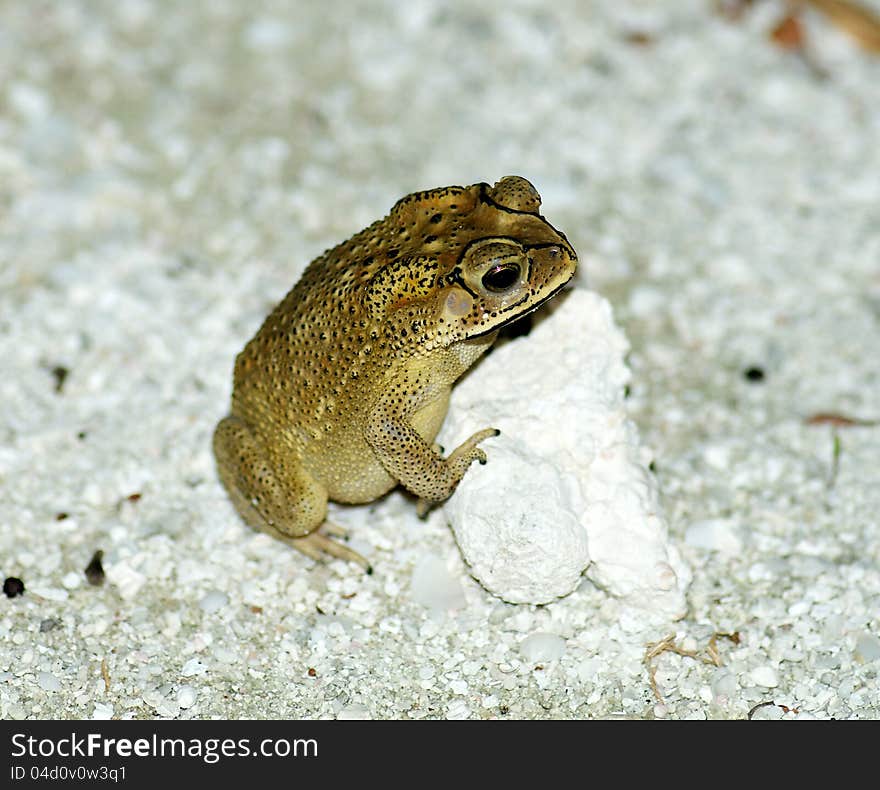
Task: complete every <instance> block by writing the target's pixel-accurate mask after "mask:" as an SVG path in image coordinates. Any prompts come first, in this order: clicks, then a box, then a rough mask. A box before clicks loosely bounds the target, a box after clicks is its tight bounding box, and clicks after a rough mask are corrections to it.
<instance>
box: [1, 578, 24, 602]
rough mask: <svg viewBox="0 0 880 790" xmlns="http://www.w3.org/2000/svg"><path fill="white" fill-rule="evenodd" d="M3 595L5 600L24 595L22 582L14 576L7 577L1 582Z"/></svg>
mask: <svg viewBox="0 0 880 790" xmlns="http://www.w3.org/2000/svg"><path fill="white" fill-rule="evenodd" d="M3 594H4V595H5V596H6V597H7V598H15V597H16V596H18V595H24V582H23V581H22V580H21V579H19V578H17V577H16V576H9V577H8V578H7V579H6V581H4V582H3Z"/></svg>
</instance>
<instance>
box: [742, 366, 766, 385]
mask: <svg viewBox="0 0 880 790" xmlns="http://www.w3.org/2000/svg"><path fill="white" fill-rule="evenodd" d="M743 377H744V378H745V380H746V381H751V382H752V383H753V384H758V383H759V382H761V381H763V380H764V369H763V368H759V367H758V366H757V365H752V366H751V367H748V368H746V369H745V370H744V371H743Z"/></svg>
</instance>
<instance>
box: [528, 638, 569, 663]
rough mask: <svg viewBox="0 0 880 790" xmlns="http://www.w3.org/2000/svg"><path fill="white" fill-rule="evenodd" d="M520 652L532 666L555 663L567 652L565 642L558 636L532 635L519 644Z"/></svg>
mask: <svg viewBox="0 0 880 790" xmlns="http://www.w3.org/2000/svg"><path fill="white" fill-rule="evenodd" d="M519 652H520V653H522V656H523V658H525V660H526V661H528V662H529V663H530V664H534V663H537V662H539V661H555V660H556V659H558V658H562V654H563V653H564V652H565V640H564V639H563V638H562V637H561V636H557V635H556V634H544V633H537V634H530V635H529V636H527V637H526V638H525V639H523V641H522V642H520V643H519Z"/></svg>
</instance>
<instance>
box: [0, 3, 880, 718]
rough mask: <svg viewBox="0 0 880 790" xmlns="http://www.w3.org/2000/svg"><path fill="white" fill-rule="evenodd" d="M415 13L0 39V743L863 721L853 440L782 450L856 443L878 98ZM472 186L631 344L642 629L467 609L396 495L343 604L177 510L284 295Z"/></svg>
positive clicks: (742, 37) (182, 20)
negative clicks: (64, 723) (562, 255)
mask: <svg viewBox="0 0 880 790" xmlns="http://www.w3.org/2000/svg"><path fill="white" fill-rule="evenodd" d="M404 5H405V6H406V8H405V9H404V8H403V6H404ZM435 5H439V4H432V3H427V2H410V3H406V4H400V3H392V2H385V3H379V2H372V3H367V2H362V3H327V2H321V3H305V2H300V3H297V4H296V5H295V7H294V5H293V4H290V5H286V4H283V3H280V2H278V3H272V2H264V3H247V4H245V3H240V2H237V0H211V1H210V2H199V3H174V2H170V0H168V2H163V3H147V2H141V1H140V0H123V1H122V2H120V1H119V0H114V2H109V0H108V2H100V3H99V2H89V3H85V2H65V3H63V4H61V3H59V4H47V5H43V6H41V11H40V13H33V12H32V10H31V7H30V4H28V3H6V4H4V5H3V6H2V9H0V407H2V408H0V574H2V576H3V577H4V578H5V577H7V576H17V577H20V578H21V579H23V580H24V582H25V585H26V588H27V590H26V592H25V594H24V595H23V596H21V597H18V598H14V599H7V598H6V597H2V598H0V716H2V717H4V718H28V717H31V718H59V717H85V718H90V717H93V716H94V717H96V718H107V717H110V716H113V717H123V718H130V717H137V718H146V717H179V718H207V717H218V716H219V717H230V718H234V717H331V718H332V717H340V718H343V717H345V718H352V717H375V718H385V717H403V718H434V717H449V718H468V717H470V718H482V717H508V718H511V717H528V718H551V717H563V718H568V717H577V718H589V717H610V716H625V717H633V718H651V717H655V716H665V717H668V718H678V719H682V718H742V717H745V716H746V715H748V713H749V711H750V710H751V709H753V708H754V707H755V706H756V705H758V704H759V703H762V702H770V701H772V702H773V703H775V704H773V705H768V706H765V707H762V708H760V709H758V710H757V711H756V712H755V714H754V715H755V716H756V717H782V718H788V719H795V718H807V717H818V718H830V717H834V718H839V719H849V718H877V717H880V691H878V678H877V675H878V670H880V524H878V519H880V517H878V513H880V486H878V485H877V483H878V472H877V470H878V468H880V427H878V426H877V425H855V426H834V425H829V424H820V425H808V424H806V423H805V418H807V417H809V416H810V415H812V414H815V413H818V412H826V413H827V412H833V413H837V414H841V415H846V416H848V417H858V418H874V419H876V418H880V361H878V360H880V357H878V349H880V178H878V173H880V145H878V140H880V58H876V57H873V58H872V57H870V56H869V55H866V54H865V53H863V52H862V51H861V50H859V49H858V48H857V47H856V46H855V45H853V43H852V42H851V40H850V39H848V38H846V37H845V36H843V35H842V34H840V33H839V32H837V31H835V30H834V29H833V28H831V27H829V26H828V25H827V24H826V23H824V22H823V21H822V19H821V18H819V17H815V16H810V17H809V18H808V22H809V26H808V31H809V33H810V45H811V58H812V62H813V65H808V64H806V63H805V62H804V61H803V60H802V59H800V58H798V57H797V56H795V55H792V54H791V53H786V52H784V51H782V50H780V49H779V48H777V47H775V46H774V45H773V44H772V43H770V41H769V40H768V37H767V30H768V29H769V28H770V27H771V26H772V25H773V24H774V22H775V21H776V20H777V19H778V17H779V15H780V13H781V8H782V5H781V4H780V3H775V2H766V3H761V4H757V8H756V9H754V10H753V11H751V12H749V13H747V14H746V15H745V16H744V17H743V19H741V20H740V21H739V22H736V23H732V22H729V21H726V20H725V19H723V18H721V17H720V16H719V15H718V14H716V13H715V12H714V11H713V3H711V2H709V0H705V2H703V1H700V2H697V0H691V2H682V3H675V4H671V3H667V4H660V3H618V2H612V1H611V0H608V2H595V3H591V4H585V3H583V2H575V0H570V1H569V2H558V3H554V4H552V6H551V5H548V4H546V3H543V2H540V1H539V0H534V2H526V1H523V2H514V3H511V2H503V3H502V2H498V3H486V4H480V5H479V6H477V4H472V3H463V2H462V3H451V4H444V6H445V7H446V9H447V10H445V11H437V10H436V9H435ZM872 5H873V6H874V7H875V8H880V5H878V3H877V2H876V0H874V2H873V3H872ZM585 7H588V8H589V11H587V10H584V9H585ZM253 9H259V10H253ZM632 33H639V34H646V36H647V39H648V40H647V42H646V43H644V41H643V39H644V37H639V36H636V37H635V38H633V37H632V36H631V35H628V34H632ZM640 41H643V43H639V42H640ZM820 71H821V74H820ZM823 75H824V76H823ZM508 173H517V174H521V175H524V176H526V177H528V178H529V179H530V180H532V181H533V182H534V184H535V185H536V186H537V187H538V189H539V191H540V192H541V194H542V196H543V198H544V211H545V212H546V215H547V217H548V218H549V219H550V220H551V221H552V222H553V223H554V224H555V225H557V226H558V227H560V228H562V229H563V230H564V231H565V232H566V233H567V234H568V236H569V238H570V240H571V241H572V243H573V245H574V246H575V248H576V249H577V250H578V251H579V253H580V255H581V259H582V261H583V268H582V271H583V275H584V277H583V279H581V280H580V285H581V286H583V285H585V284H586V283H587V282H589V284H590V286H591V287H593V288H595V289H596V290H598V291H599V292H601V293H603V294H604V295H605V296H607V297H608V298H609V299H610V301H611V302H612V304H613V305H614V308H615V317H616V319H617V321H618V322H619V323H620V325H621V326H622V328H623V329H624V331H625V332H626V333H627V336H628V338H629V340H630V342H631V343H632V346H633V351H632V354H631V355H630V358H629V364H630V366H631V368H632V373H633V378H632V393H631V397H630V398H629V400H628V407H629V409H630V415H631V417H632V418H633V419H634V420H635V422H636V423H637V424H638V427H639V431H640V434H641V437H642V441H643V442H644V443H645V444H646V445H647V446H649V447H650V448H652V450H653V452H654V455H655V458H656V474H657V480H658V483H659V485H660V489H661V491H662V493H663V503H664V505H665V508H666V513H667V516H668V518H669V523H670V539H671V540H672V541H673V542H676V543H677V545H678V546H679V549H680V550H681V552H682V553H683V555H684V556H685V559H686V561H687V562H688V564H689V565H690V566H692V567H693V568H694V578H693V582H692V585H691V587H690V590H689V595H688V599H689V604H690V613H689V614H688V616H687V617H686V618H685V619H684V620H681V621H679V622H677V623H674V624H670V623H664V622H658V621H656V620H653V619H651V618H648V617H646V616H644V615H643V614H642V613H640V612H639V611H638V610H636V609H630V608H627V607H625V606H623V605H622V604H621V603H620V602H619V601H618V600H616V599H614V598H611V597H609V596H607V595H606V594H605V593H603V592H602V591H600V590H598V589H596V588H595V587H593V586H592V584H591V583H590V582H589V581H584V583H583V584H582V585H581V587H580V588H579V589H578V590H577V591H576V592H574V593H573V594H571V595H570V596H568V597H566V598H564V599H562V600H560V601H559V602H556V603H553V604H551V605H548V606H545V607H530V606H522V605H519V606H517V605H510V604H504V603H501V602H500V601H498V600H497V599H496V598H494V597H493V596H491V595H490V594H488V593H487V592H486V591H485V590H483V589H482V588H481V587H480V586H479V585H478V584H477V583H476V582H474V581H473V580H472V579H470V578H469V577H468V575H467V573H466V570H465V567H464V564H463V561H462V560H461V557H460V555H459V553H458V549H457V547H456V545H455V542H454V540H453V536H452V534H451V532H450V530H449V528H448V527H447V526H446V524H445V523H443V520H442V516H441V514H440V513H439V512H435V513H434V514H433V516H432V518H431V519H429V520H428V521H427V522H419V521H418V520H417V519H416V517H415V513H414V505H413V503H412V502H411V501H410V500H408V499H406V498H405V497H403V496H402V495H400V494H398V493H395V494H393V495H391V496H389V497H388V498H386V499H385V500H383V501H382V502H379V503H377V504H375V505H374V506H370V507H363V508H336V509H334V518H335V520H336V521H338V522H340V523H344V524H346V525H347V526H349V527H350V528H351V530H352V532H353V535H354V538H353V541H352V545H353V546H354V547H355V548H357V549H358V550H360V551H362V552H364V553H365V554H367V555H368V556H369V557H370V558H371V559H372V561H373V562H374V565H375V568H376V572H375V574H374V575H373V576H371V577H366V576H363V575H361V574H360V573H359V572H358V570H357V569H356V568H354V567H352V566H348V565H345V564H343V563H341V562H334V563H331V564H329V565H327V566H324V567H318V568H313V567H311V563H310V561H308V560H306V559H305V558H304V557H301V556H299V555H298V554H295V553H294V552H292V551H290V550H288V549H287V548H285V547H283V546H281V545H279V544H278V543H276V542H274V541H272V540H271V539H270V538H268V537H265V536H261V535H256V534H254V533H252V532H251V531H249V530H248V529H247V528H245V527H244V526H243V525H242V524H241V523H240V522H239V520H238V519H237V517H236V516H235V514H234V512H233V510H232V508H231V506H230V505H229V504H228V502H227V500H226V498H225V496H224V494H223V491H222V489H221V488H220V486H219V483H218V482H217V479H216V475H215V472H214V465H213V458H212V456H211V453H210V435H211V432H212V430H213V427H214V424H215V423H216V421H217V419H219V418H220V417H221V416H222V415H223V414H224V413H225V412H226V409H227V405H228V398H229V393H230V388H231V369H232V361H233V358H234V355H235V354H236V353H237V351H238V350H239V349H240V348H241V347H242V345H243V344H244V343H245V342H246V341H247V340H248V339H249V337H250V336H251V335H252V334H253V332H254V331H255V330H256V328H257V327H258V326H259V324H260V322H261V321H262V319H263V317H264V316H265V314H266V312H267V311H268V310H269V309H270V308H271V306H272V305H273V304H274V303H275V302H277V301H278V300H279V299H280V298H281V297H282V296H283V294H284V293H285V291H286V290H287V289H288V288H289V287H290V285H291V284H292V283H293V282H294V280H295V279H296V277H297V276H298V274H299V272H300V271H301V270H302V268H303V267H304V265H305V264H306V263H307V262H308V261H309V260H310V259H311V258H313V257H314V256H315V255H316V254H318V253H319V252H321V251H322V250H323V249H324V248H326V247H328V246H330V245H332V244H335V243H337V242H339V241H341V240H342V239H344V238H346V237H347V236H349V235H350V234H351V233H353V232H355V231H357V230H359V229H360V228H362V227H363V226H365V225H366V224H367V223H368V222H370V221H372V220H373V219H376V218H377V217H379V216H381V215H382V214H384V213H385V212H386V211H387V209H388V208H389V207H390V206H391V204H392V203H393V202H394V201H395V200H396V199H397V198H398V197H400V196H402V195H404V194H406V193H408V192H411V191H413V190H415V189H421V188H427V187H433V186H439V185H445V184H452V183H461V184H468V183H473V182H474V181H480V180H486V181H494V180H496V179H498V178H500V177H501V176H503V175H506V174H508ZM58 367H63V368H65V369H67V370H68V371H69V375H67V377H66V379H65V381H64V382H63V387H62V388H61V391H60V392H56V391H55V385H56V381H57V380H58V376H57V375H53V372H52V371H53V369H55V368H58ZM750 367H760V368H761V369H762V370H763V372H764V374H765V376H764V379H763V381H759V382H758V381H749V380H747V379H746V378H745V377H744V371H746V370H747V369H748V368H750ZM835 437H837V440H836V441H837V444H835ZM835 448H836V449H835ZM490 462H491V461H490ZM133 494H139V495H140V496H139V498H138V497H134V498H130V497H131V495H133ZM61 513H65V514H67V517H66V518H64V519H61V520H59V517H58V514H61ZM96 549H103V551H104V552H105V556H104V566H105V568H106V570H107V576H108V580H107V582H106V583H105V584H104V586H102V587H93V586H91V585H89V584H88V583H87V581H86V579H85V576H84V574H83V569H84V568H85V566H86V565H87V564H88V562H89V560H90V558H91V556H92V554H93V553H94V551H95V550H96ZM414 572H415V578H414ZM719 632H724V633H733V632H736V634H738V637H737V639H738V643H734V642H732V641H730V640H729V639H727V638H725V637H717V638H716V640H715V643H714V644H715V645H716V647H717V656H718V663H719V664H720V666H716V665H715V664H713V663H705V662H703V661H701V660H699V658H700V657H703V656H707V655H708V654H707V650H708V648H709V646H710V642H711V640H712V637H713V634H715V633H719ZM670 634H671V635H673V639H674V645H675V646H676V648H680V649H683V650H691V651H695V652H696V653H697V658H693V657H687V656H682V655H680V654H676V653H674V652H670V651H667V652H663V653H661V654H660V655H658V656H656V658H654V659H652V660H651V662H650V663H651V666H652V667H653V668H654V669H656V674H655V681H656V684H657V692H658V694H659V695H660V696H661V697H662V703H661V702H660V701H659V699H658V696H657V695H655V692H654V690H653V689H652V686H651V681H650V677H649V671H648V669H647V667H646V665H645V663H644V661H643V659H644V656H645V653H646V645H647V644H648V643H656V642H659V641H661V640H663V639H664V638H665V637H666V636H668V635H670ZM102 665H103V671H102Z"/></svg>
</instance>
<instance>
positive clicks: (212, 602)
mask: <svg viewBox="0 0 880 790" xmlns="http://www.w3.org/2000/svg"><path fill="white" fill-rule="evenodd" d="M228 603H229V596H228V595H227V594H226V593H225V592H221V591H220V590H211V592H209V593H206V594H205V595H204V597H203V598H202V600H201V601H199V606H200V607H201V609H202V611H204V612H207V613H208V614H211V613H213V612H219V611H220V610H221V609H222V608H223V607H224V606H226V604H228Z"/></svg>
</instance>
